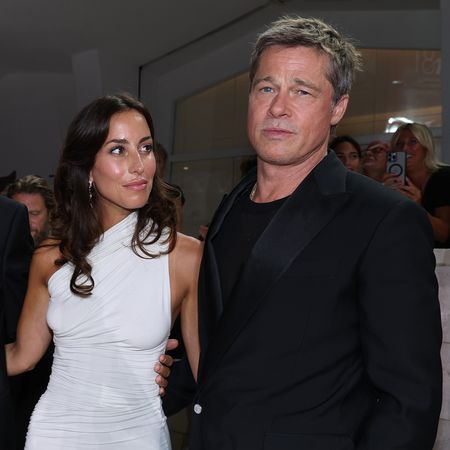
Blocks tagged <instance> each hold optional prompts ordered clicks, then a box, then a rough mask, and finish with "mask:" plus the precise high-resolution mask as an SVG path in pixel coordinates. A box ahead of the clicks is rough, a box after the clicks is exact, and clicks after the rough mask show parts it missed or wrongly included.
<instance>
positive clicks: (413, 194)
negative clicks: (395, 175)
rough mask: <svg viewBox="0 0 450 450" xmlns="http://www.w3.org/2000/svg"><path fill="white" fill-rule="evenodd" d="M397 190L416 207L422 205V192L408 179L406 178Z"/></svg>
mask: <svg viewBox="0 0 450 450" xmlns="http://www.w3.org/2000/svg"><path fill="white" fill-rule="evenodd" d="M397 190H398V191H399V192H401V193H402V194H405V195H406V196H407V197H408V198H410V199H411V200H412V201H414V202H416V203H417V204H418V205H421V204H422V191H421V190H420V189H419V188H418V187H417V186H416V185H415V184H414V183H413V182H412V181H411V180H410V179H409V178H408V177H406V180H405V184H401V185H400V186H399V187H398V188H397Z"/></svg>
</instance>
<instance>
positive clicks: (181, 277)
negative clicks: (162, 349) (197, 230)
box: [170, 234, 203, 378]
mask: <svg viewBox="0 0 450 450" xmlns="http://www.w3.org/2000/svg"><path fill="white" fill-rule="evenodd" d="M202 251H203V245H202V243H201V242H200V241H199V240H197V239H194V238H191V237H188V236H185V235H182V234H179V235H178V239H177V244H176V247H175V249H174V251H173V252H172V253H171V255H170V260H171V262H170V265H171V274H172V277H171V286H172V299H173V303H172V305H173V308H172V309H173V310H174V311H175V312H176V313H177V312H178V311H180V312H181V331H182V334H183V341H184V345H185V347H186V351H187V355H188V360H189V364H190V366H191V369H192V373H193V374H194V377H195V378H197V369H198V361H199V357H200V343H199V337H198V308H197V284H198V273H199V268H200V262H201V257H202ZM176 313H175V314H174V315H173V317H174V319H175V317H176Z"/></svg>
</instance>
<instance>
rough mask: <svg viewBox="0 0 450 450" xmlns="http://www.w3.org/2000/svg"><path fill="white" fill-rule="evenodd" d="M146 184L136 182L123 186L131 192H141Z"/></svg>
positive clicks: (144, 181) (139, 181) (144, 182)
mask: <svg viewBox="0 0 450 450" xmlns="http://www.w3.org/2000/svg"><path fill="white" fill-rule="evenodd" d="M147 184H148V182H147V181H146V180H138V181H132V182H131V183H127V184H125V185H124V186H125V187H126V188H127V189H131V190H132V191H143V190H145V189H146V188H147Z"/></svg>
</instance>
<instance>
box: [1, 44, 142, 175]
mask: <svg viewBox="0 0 450 450" xmlns="http://www.w3.org/2000/svg"><path fill="white" fill-rule="evenodd" d="M72 65H73V67H72V71H71V72H69V73H49V72H38V73H30V72H27V73H11V74H8V75H6V76H4V77H2V78H1V79H0V99H1V102H0V132H1V133H0V134H1V141H2V144H1V157H2V163H1V165H0V176H5V175H7V174H9V173H10V172H11V171H13V170H16V171H17V175H18V176H19V177H20V176H23V175H28V174H38V175H40V176H42V177H44V178H47V179H49V180H50V175H52V174H54V172H55V168H56V165H57V163H58V159H59V152H60V149H61V146H62V143H63V140H64V137H65V134H66V130H67V127H68V125H69V123H70V121H71V120H72V118H73V117H74V115H75V114H76V113H77V111H78V110H79V109H80V108H81V107H82V106H84V105H85V104H87V103H88V102H89V101H91V100H92V99H93V98H95V97H97V96H99V95H103V94H106V93H113V92H116V91H122V90H126V91H128V92H130V93H132V94H134V95H137V93H138V74H139V67H138V66H137V65H133V64H131V63H129V62H127V61H124V60H123V59H122V60H121V61H120V62H119V61H117V60H115V58H114V55H109V54H100V53H99V52H98V51H97V50H96V49H92V50H89V51H87V52H83V53H79V54H76V55H73V57H72Z"/></svg>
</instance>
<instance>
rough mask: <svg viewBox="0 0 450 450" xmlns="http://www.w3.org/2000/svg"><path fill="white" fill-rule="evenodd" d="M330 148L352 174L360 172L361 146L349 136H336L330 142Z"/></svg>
mask: <svg viewBox="0 0 450 450" xmlns="http://www.w3.org/2000/svg"><path fill="white" fill-rule="evenodd" d="M330 148H331V149H333V150H334V153H336V156H337V157H338V158H339V159H340V160H341V161H342V164H344V166H345V167H347V169H348V170H351V171H352V172H361V146H360V145H359V144H358V142H357V141H356V140H355V139H353V138H352V137H351V136H347V135H344V136H336V137H335V138H334V139H333V140H332V141H331V142H330Z"/></svg>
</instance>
